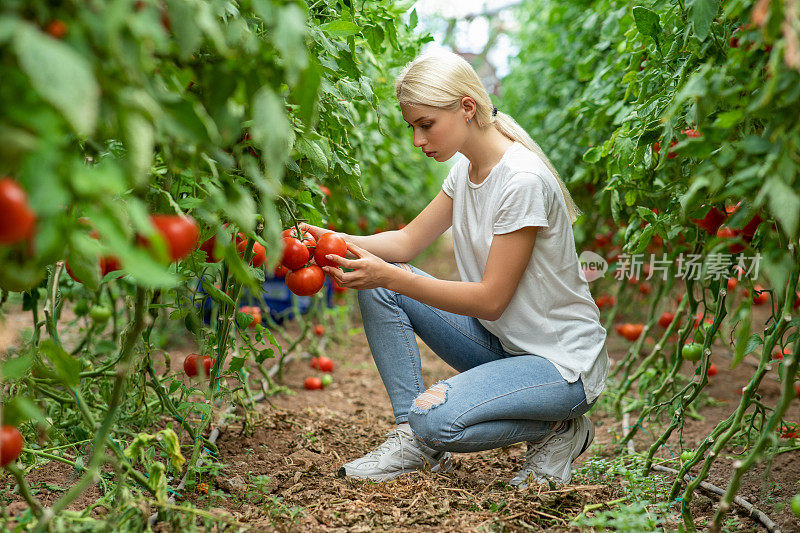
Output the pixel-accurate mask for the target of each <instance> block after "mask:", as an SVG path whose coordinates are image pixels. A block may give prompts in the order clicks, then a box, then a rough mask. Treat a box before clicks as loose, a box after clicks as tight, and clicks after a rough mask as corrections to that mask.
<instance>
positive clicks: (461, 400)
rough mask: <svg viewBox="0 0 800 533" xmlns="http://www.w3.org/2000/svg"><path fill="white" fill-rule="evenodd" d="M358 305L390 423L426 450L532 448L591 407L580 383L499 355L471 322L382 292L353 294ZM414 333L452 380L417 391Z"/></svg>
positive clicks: (532, 359)
mask: <svg viewBox="0 0 800 533" xmlns="http://www.w3.org/2000/svg"><path fill="white" fill-rule="evenodd" d="M398 266H400V267H401V268H407V269H410V270H412V271H413V272H415V273H417V274H420V275H423V276H428V277H430V276H429V275H428V274H426V273H425V272H423V271H422V270H420V269H418V268H416V267H413V266H411V265H405V264H403V265H398ZM358 303H359V306H360V308H361V316H362V319H363V322H364V332H365V333H366V336H367V341H368V342H369V347H370V350H371V351H372V356H373V358H374V360H375V364H376V365H377V367H378V371H379V372H380V375H381V379H382V380H383V384H384V386H385V387H386V391H387V392H388V394H389V399H390V400H391V402H392V408H393V410H394V415H395V418H396V420H397V423H398V424H400V423H403V422H409V424H410V425H411V429H412V430H413V431H414V433H415V434H416V435H417V436H418V437H419V438H420V439H421V440H422V441H423V442H424V443H425V444H427V445H428V446H430V447H431V448H434V449H436V450H446V451H453V452H474V451H481V450H489V449H492V448H498V447H500V446H506V445H509V444H514V443H517V442H523V441H538V440H541V439H542V438H544V437H545V435H546V434H547V433H548V432H549V431H550V429H551V427H552V425H553V422H555V421H559V420H568V419H572V418H577V417H579V416H581V415H582V414H584V413H586V412H587V411H588V410H589V408H590V407H591V406H590V405H587V403H586V395H585V393H584V390H583V383H582V382H581V381H580V379H579V380H578V381H577V382H575V383H568V382H567V381H566V380H565V379H564V378H563V377H561V374H560V373H559V372H558V370H557V369H556V367H555V366H554V365H553V363H551V362H550V361H548V360H547V359H545V358H543V357H540V356H538V355H513V354H510V353H508V352H506V351H505V350H503V347H502V346H501V344H500V340H499V339H498V338H497V337H496V336H495V335H493V334H492V333H490V332H489V331H488V330H487V329H486V328H484V327H483V325H482V324H481V323H480V322H479V321H478V319H476V318H473V317H469V316H464V315H457V314H454V313H448V312H446V311H442V310H441V309H436V308H434V307H431V306H429V305H425V304H423V303H421V302H419V301H417V300H414V299H412V298H409V297H407V296H404V295H402V294H400V293H397V292H394V291H391V290H389V289H386V288H382V287H381V288H377V289H367V290H361V291H359V292H358ZM415 334H416V335H418V336H419V337H420V338H421V339H422V340H423V341H424V342H425V344H427V345H428V346H429V347H430V348H431V349H432V350H433V351H434V352H435V353H436V355H438V356H439V357H440V358H442V360H444V361H445V362H446V363H447V364H449V365H450V366H452V367H453V368H454V369H456V370H458V371H459V372H460V374H457V375H455V376H453V377H451V378H450V379H447V380H444V381H441V382H439V383H437V384H435V385H433V387H431V388H430V389H428V391H425V390H424V387H425V386H424V384H423V381H422V367H421V363H420V355H419V347H418V346H417V341H416V338H415ZM423 393H424V394H423Z"/></svg>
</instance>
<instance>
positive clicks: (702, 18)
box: [686, 0, 719, 41]
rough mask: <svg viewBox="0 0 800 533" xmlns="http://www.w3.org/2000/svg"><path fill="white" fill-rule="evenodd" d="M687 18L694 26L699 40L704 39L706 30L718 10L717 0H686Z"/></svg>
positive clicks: (706, 34) (706, 33)
mask: <svg viewBox="0 0 800 533" xmlns="http://www.w3.org/2000/svg"><path fill="white" fill-rule="evenodd" d="M686 7H687V8H689V10H690V11H689V20H690V21H691V23H692V27H693V28H694V33H695V35H697V38H698V39H700V40H701V41H705V39H706V37H707V36H708V30H709V29H710V28H711V23H712V22H713V21H714V17H716V16H717V11H718V10H719V0H687V2H686Z"/></svg>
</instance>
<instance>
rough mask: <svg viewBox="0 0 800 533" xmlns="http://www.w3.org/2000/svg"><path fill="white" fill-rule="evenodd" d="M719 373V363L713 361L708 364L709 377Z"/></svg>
mask: <svg viewBox="0 0 800 533" xmlns="http://www.w3.org/2000/svg"><path fill="white" fill-rule="evenodd" d="M716 375H717V365H715V364H714V363H711V364H710V365H708V377H714V376H716Z"/></svg>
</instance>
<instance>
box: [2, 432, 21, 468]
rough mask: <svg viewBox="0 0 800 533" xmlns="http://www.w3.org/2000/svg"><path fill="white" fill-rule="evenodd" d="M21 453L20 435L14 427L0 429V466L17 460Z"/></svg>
mask: <svg viewBox="0 0 800 533" xmlns="http://www.w3.org/2000/svg"><path fill="white" fill-rule="evenodd" d="M21 453H22V433H20V432H19V430H18V429H17V428H15V427H14V426H3V427H1V428H0V466H6V465H7V464H9V463H12V462H14V461H16V460H17V457H19V454H21Z"/></svg>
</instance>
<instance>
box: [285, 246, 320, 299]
mask: <svg viewBox="0 0 800 533" xmlns="http://www.w3.org/2000/svg"><path fill="white" fill-rule="evenodd" d="M310 257H311V253H310V252H309V251H308V248H306V246H305V245H304V244H303V243H302V242H300V241H299V240H297V239H296V238H294V237H284V238H283V256H282V257H281V263H282V264H283V266H285V267H286V268H288V269H289V270H297V269H298V268H301V267H302V266H303V265H305V264H306V263H308V259H309V258H310ZM314 292H316V291H314Z"/></svg>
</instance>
